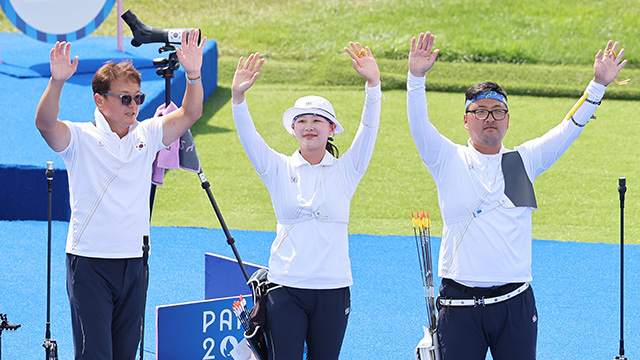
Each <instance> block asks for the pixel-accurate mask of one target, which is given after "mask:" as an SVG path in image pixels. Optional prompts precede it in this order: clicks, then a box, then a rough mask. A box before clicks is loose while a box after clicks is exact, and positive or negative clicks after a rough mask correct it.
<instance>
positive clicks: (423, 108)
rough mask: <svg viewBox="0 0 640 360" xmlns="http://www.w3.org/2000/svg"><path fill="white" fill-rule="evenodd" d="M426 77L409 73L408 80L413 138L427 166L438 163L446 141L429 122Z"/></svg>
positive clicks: (409, 112)
mask: <svg viewBox="0 0 640 360" xmlns="http://www.w3.org/2000/svg"><path fill="white" fill-rule="evenodd" d="M424 85H425V77H417V76H413V75H411V73H409V77H408V79H407V115H408V117H409V129H410V130H411V136H412V137H413V141H414V142H415V144H416V147H417V148H418V153H420V158H422V161H423V162H424V164H425V165H427V166H430V165H433V164H435V163H436V161H437V160H438V156H439V155H440V150H441V148H442V144H443V141H444V140H445V139H446V138H445V137H444V136H443V135H441V134H440V133H439V132H438V130H437V129H436V128H435V126H433V124H431V122H429V113H428V110H429V109H428V107H427V95H426V93H425V88H424Z"/></svg>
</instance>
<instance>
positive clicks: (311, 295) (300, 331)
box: [266, 286, 351, 360]
mask: <svg viewBox="0 0 640 360" xmlns="http://www.w3.org/2000/svg"><path fill="white" fill-rule="evenodd" d="M350 304H351V293H350V291H349V288H348V287H345V288H339V289H329V290H314V289H297V288H290V287H284V286H283V287H282V288H277V289H274V290H271V291H270V292H269V295H268V296H267V306H266V311H267V324H266V330H267V339H268V343H269V346H268V347H269V360H297V359H302V358H303V356H304V344H305V341H306V343H307V359H311V360H332V359H338V355H339V354H340V348H341V347H342V340H343V339H344V333H345V331H346V329H347V320H348V319H349V312H350V306H351V305H350Z"/></svg>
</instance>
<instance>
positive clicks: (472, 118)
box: [464, 99, 509, 154]
mask: <svg viewBox="0 0 640 360" xmlns="http://www.w3.org/2000/svg"><path fill="white" fill-rule="evenodd" d="M476 110H487V111H495V110H507V106H506V105H505V104H504V103H502V102H501V101H499V100H495V99H481V100H478V101H475V102H474V103H472V104H471V105H469V107H468V108H467V113H466V114H465V115H464V128H465V130H467V131H468V132H469V135H471V143H472V144H473V146H474V147H475V148H476V150H478V151H480V152H481V153H483V154H497V153H498V152H499V151H500V147H501V146H502V139H504V136H505V134H506V133H507V129H508V128H509V114H508V113H507V114H506V115H504V118H503V119H502V120H496V119H495V118H494V116H496V117H498V118H500V116H499V115H498V114H489V116H488V117H487V118H486V119H484V120H480V119H478V118H479V117H480V118H481V116H479V115H478V114H476V113H473V112H470V111H476Z"/></svg>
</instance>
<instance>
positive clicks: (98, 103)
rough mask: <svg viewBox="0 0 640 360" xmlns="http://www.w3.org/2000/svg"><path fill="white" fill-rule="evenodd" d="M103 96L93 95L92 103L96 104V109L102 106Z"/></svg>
mask: <svg viewBox="0 0 640 360" xmlns="http://www.w3.org/2000/svg"><path fill="white" fill-rule="evenodd" d="M104 100H105V98H104V96H102V95H100V94H97V93H96V94H93V101H95V102H96V106H97V107H98V109H101V108H102V105H103V104H104Z"/></svg>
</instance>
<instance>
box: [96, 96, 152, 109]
mask: <svg viewBox="0 0 640 360" xmlns="http://www.w3.org/2000/svg"><path fill="white" fill-rule="evenodd" d="M101 95H104V96H114V97H119V98H120V103H122V105H124V106H129V104H131V100H133V101H135V102H136V104H137V105H142V104H143V103H144V98H145V96H147V95H146V94H144V93H139V94H136V95H133V96H131V95H117V94H109V93H102V94H101Z"/></svg>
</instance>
